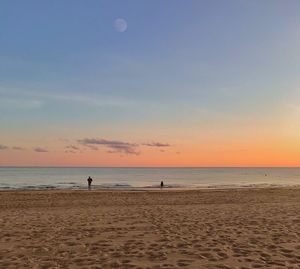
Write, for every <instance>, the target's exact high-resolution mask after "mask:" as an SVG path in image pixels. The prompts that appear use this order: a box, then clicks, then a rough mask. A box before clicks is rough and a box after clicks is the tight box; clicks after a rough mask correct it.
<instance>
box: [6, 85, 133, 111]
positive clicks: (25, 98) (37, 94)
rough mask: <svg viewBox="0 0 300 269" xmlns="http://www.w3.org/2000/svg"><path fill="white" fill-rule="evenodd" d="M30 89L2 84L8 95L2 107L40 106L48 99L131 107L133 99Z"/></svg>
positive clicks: (102, 105)
mask: <svg viewBox="0 0 300 269" xmlns="http://www.w3.org/2000/svg"><path fill="white" fill-rule="evenodd" d="M45 90H46V89H44V90H43V91H42V90H28V89H27V88H23V89H22V88H11V87H3V86H2V85H1V84H0V94H2V95H4V96H6V99H3V98H2V99H1V100H0V104H1V107H2V106H3V107H5V108H7V107H20V108H39V107H41V106H43V105H44V103H45V102H47V101H59V102H70V103H77V104H78V103H81V104H86V105H92V106H100V107H131V106H132V105H134V103H133V102H132V100H130V99H127V98H124V97H116V96H113V95H87V94H79V93H76V94H74V93H72V94H68V93H62V94H60V93H54V91H50V89H47V91H45Z"/></svg>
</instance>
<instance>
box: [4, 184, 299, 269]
mask: <svg viewBox="0 0 300 269" xmlns="http://www.w3.org/2000/svg"><path fill="white" fill-rule="evenodd" d="M0 227H1V229H0V268H207V269H209V268H214V269H218V268H220V269H221V268H223V269H225V268H240V269H247V268H289V269H292V268H300V189H297V188H294V189H293V188H285V189H284V188H281V189H240V190H238V189H236V190H162V191H160V190H157V191H117V190H114V191H108V190H97V191H93V190H92V191H85V190H81V191H79V190H77V191H71V190H68V191H64V190H61V191H54V190H48V191H2V192H0Z"/></svg>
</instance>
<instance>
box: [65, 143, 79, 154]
mask: <svg viewBox="0 0 300 269" xmlns="http://www.w3.org/2000/svg"><path fill="white" fill-rule="evenodd" d="M65 149H66V150H65V153H73V154H75V153H78V152H80V148H79V147H76V146H74V145H69V146H66V147H65Z"/></svg>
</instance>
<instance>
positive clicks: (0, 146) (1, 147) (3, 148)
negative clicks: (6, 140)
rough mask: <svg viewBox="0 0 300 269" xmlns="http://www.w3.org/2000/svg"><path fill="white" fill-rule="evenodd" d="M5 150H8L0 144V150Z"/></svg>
mask: <svg viewBox="0 0 300 269" xmlns="http://www.w3.org/2000/svg"><path fill="white" fill-rule="evenodd" d="M5 149H8V146H5V145H2V144H0V150H5Z"/></svg>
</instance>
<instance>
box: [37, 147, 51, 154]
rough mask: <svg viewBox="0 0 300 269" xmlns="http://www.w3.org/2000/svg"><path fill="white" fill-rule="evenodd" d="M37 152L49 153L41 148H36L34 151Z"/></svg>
mask: <svg viewBox="0 0 300 269" xmlns="http://www.w3.org/2000/svg"><path fill="white" fill-rule="evenodd" d="M33 150H34V151H35V152H41V153H44V152H49V151H48V150H47V149H44V148H40V147H36V148H34V149H33Z"/></svg>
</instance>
